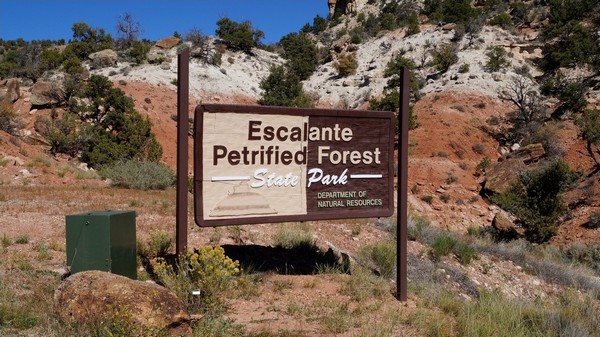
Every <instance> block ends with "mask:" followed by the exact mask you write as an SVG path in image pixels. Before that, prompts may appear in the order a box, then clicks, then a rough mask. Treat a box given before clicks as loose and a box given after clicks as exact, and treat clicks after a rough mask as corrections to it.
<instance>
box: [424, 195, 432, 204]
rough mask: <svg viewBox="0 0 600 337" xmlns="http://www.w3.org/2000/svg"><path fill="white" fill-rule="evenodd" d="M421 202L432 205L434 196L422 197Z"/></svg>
mask: <svg viewBox="0 0 600 337" xmlns="http://www.w3.org/2000/svg"><path fill="white" fill-rule="evenodd" d="M421 200H423V201H425V202H426V203H428V204H430V205H431V203H432V202H433V196H432V195H422V196H421Z"/></svg>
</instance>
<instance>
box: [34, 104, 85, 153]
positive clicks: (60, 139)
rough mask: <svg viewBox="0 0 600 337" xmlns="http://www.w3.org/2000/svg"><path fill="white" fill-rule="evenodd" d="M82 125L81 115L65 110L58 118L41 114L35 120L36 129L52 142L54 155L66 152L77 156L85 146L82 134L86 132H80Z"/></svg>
mask: <svg viewBox="0 0 600 337" xmlns="http://www.w3.org/2000/svg"><path fill="white" fill-rule="evenodd" d="M82 127H83V126H82V123H81V120H80V119H79V117H78V116H77V115H75V114H74V113H71V112H64V113H63V115H62V116H61V118H57V119H49V118H47V117H45V116H39V117H38V118H37V119H36V121H35V128H36V130H38V132H39V133H40V134H41V135H42V136H44V137H46V140H48V142H49V143H50V153H51V154H52V155H56V154H58V153H65V154H68V155H70V156H72V157H75V156H76V155H77V154H78V153H79V151H81V149H82V146H83V142H82V138H81V135H82V134H84V133H85V132H83V133H81V132H80V130H81V129H82Z"/></svg>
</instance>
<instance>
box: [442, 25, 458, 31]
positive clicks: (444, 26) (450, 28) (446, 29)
mask: <svg viewBox="0 0 600 337" xmlns="http://www.w3.org/2000/svg"><path fill="white" fill-rule="evenodd" d="M454 28H456V24H455V23H447V24H445V25H443V26H442V30H443V31H446V32H448V31H451V30H453V29H454Z"/></svg>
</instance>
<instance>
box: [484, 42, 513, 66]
mask: <svg viewBox="0 0 600 337" xmlns="http://www.w3.org/2000/svg"><path fill="white" fill-rule="evenodd" d="M506 54H507V53H506V50H505V49H504V48H502V47H500V46H496V47H493V48H488V52H487V53H486V54H485V55H486V56H487V57H488V61H487V63H486V64H485V67H486V69H487V70H488V71H490V72H494V71H500V70H503V69H504V68H506V67H508V66H509V65H510V62H509V61H508V60H507V59H506Z"/></svg>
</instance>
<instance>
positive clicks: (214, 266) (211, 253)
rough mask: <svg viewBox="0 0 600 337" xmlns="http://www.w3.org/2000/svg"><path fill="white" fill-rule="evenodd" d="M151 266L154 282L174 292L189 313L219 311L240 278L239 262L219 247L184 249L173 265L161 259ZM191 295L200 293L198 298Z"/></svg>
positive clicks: (154, 260) (153, 262)
mask: <svg viewBox="0 0 600 337" xmlns="http://www.w3.org/2000/svg"><path fill="white" fill-rule="evenodd" d="M151 263H152V265H153V266H154V271H155V273H156V276H157V277H158V280H159V281H160V282H161V283H162V284H164V285H165V286H166V287H167V288H169V289H171V290H172V291H173V292H175V294H177V296H178V297H179V298H180V299H181V300H182V301H183V302H184V304H185V305H186V306H187V308H188V310H190V311H191V312H198V311H203V312H205V311H211V310H212V311H219V310H220V309H221V308H222V306H223V300H224V298H225V296H226V294H227V293H228V292H229V291H231V290H232V289H234V288H235V287H236V283H237V282H236V277H237V276H238V275H239V274H240V269H239V262H238V261H233V260H231V259H230V258H229V257H227V256H225V251H224V250H223V248H221V247H219V246H216V247H214V248H212V247H208V246H202V247H200V248H198V249H197V250H196V251H193V250H190V249H188V250H186V251H185V252H184V253H182V254H180V255H179V257H178V259H177V261H176V263H175V264H174V265H170V264H168V263H167V262H166V261H165V260H164V259H162V258H157V259H153V260H152V262H151ZM192 291H200V295H193V293H192Z"/></svg>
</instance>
